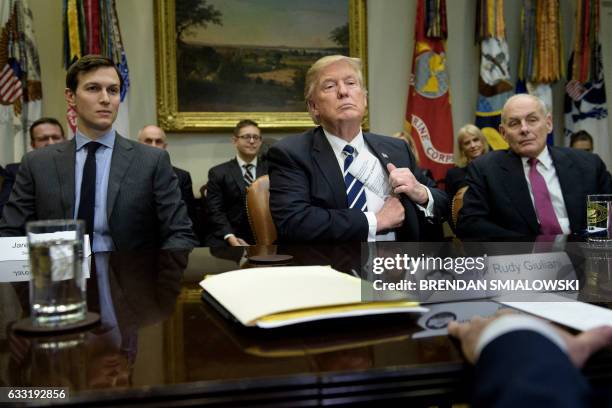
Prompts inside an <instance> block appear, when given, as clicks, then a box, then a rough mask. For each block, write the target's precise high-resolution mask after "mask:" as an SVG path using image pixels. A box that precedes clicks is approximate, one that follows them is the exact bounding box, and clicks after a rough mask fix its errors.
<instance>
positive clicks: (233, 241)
mask: <svg viewBox="0 0 612 408" xmlns="http://www.w3.org/2000/svg"><path fill="white" fill-rule="evenodd" d="M227 243H228V244H230V245H231V246H249V244H248V243H247V242H246V241H245V240H244V239H242V238H238V237H236V236H233V235H232V236H231V237H227Z"/></svg>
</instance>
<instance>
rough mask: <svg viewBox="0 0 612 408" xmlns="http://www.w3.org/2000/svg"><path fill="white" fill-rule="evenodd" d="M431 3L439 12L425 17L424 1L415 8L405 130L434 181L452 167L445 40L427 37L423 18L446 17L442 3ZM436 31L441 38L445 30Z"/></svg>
mask: <svg viewBox="0 0 612 408" xmlns="http://www.w3.org/2000/svg"><path fill="white" fill-rule="evenodd" d="M433 3H438V4H440V10H438V11H436V10H428V16H426V15H425V0H419V1H418V5H417V15H416V24H415V36H414V41H415V44H414V54H413V58H412V75H411V76H410V89H409V90H408V107H407V108H406V123H405V127H406V130H407V131H409V132H410V133H411V135H412V138H413V140H414V142H415V145H416V147H417V150H418V153H419V158H420V167H422V168H425V169H430V170H431V172H432V173H433V175H434V178H435V179H436V180H442V179H444V177H445V175H446V171H447V170H448V168H449V167H451V166H452V165H453V164H454V157H453V118H452V114H451V105H450V89H449V82H448V73H447V70H446V53H445V51H444V45H445V44H444V39H442V38H431V37H427V36H426V32H427V22H426V20H425V19H426V18H428V20H429V23H430V24H440V22H442V24H444V23H445V19H444V18H436V16H435V14H436V12H437V13H438V15H439V16H442V17H443V16H445V11H446V10H445V2H444V1H440V2H433ZM430 4H431V3H430ZM434 31H436V30H434ZM430 32H431V31H430ZM438 32H440V33H441V34H442V35H444V34H445V33H446V27H441V29H440V30H438Z"/></svg>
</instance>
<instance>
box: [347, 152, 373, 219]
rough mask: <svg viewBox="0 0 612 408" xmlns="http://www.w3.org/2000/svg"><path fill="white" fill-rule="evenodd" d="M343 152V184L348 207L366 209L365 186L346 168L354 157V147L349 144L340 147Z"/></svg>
mask: <svg viewBox="0 0 612 408" xmlns="http://www.w3.org/2000/svg"><path fill="white" fill-rule="evenodd" d="M342 153H343V154H344V156H345V158H344V172H343V174H344V184H345V185H346V201H347V205H348V208H357V209H359V210H361V211H368V207H367V203H366V193H365V186H364V185H363V183H362V182H361V181H359V180H357V179H356V178H355V177H353V175H352V174H351V173H349V171H348V169H349V167H350V166H351V163H352V162H353V159H354V158H355V156H354V153H355V148H354V147H353V146H351V145H348V144H347V145H346V146H344V149H342Z"/></svg>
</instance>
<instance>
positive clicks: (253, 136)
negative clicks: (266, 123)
mask: <svg viewBox="0 0 612 408" xmlns="http://www.w3.org/2000/svg"><path fill="white" fill-rule="evenodd" d="M236 137H237V138H238V139H242V140H247V141H251V139H252V140H254V141H256V142H259V141H260V140H261V136H260V135H240V136H236Z"/></svg>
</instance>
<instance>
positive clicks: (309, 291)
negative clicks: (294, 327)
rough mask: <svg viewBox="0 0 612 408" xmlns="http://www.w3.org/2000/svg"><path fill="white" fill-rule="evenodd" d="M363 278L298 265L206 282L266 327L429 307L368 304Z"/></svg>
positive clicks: (251, 322)
mask: <svg viewBox="0 0 612 408" xmlns="http://www.w3.org/2000/svg"><path fill="white" fill-rule="evenodd" d="M362 282H363V281H362V280H361V279H359V278H356V277H354V276H351V275H347V274H344V273H341V272H338V271H335V270H333V269H332V268H330V267H322V266H293V267H273V268H253V269H241V270H236V271H231V272H226V273H223V274H219V275H214V276H210V277H207V278H206V279H204V280H203V281H202V282H200V285H201V286H202V287H203V288H204V290H205V291H206V292H207V293H208V294H210V295H211V296H212V297H213V298H214V299H215V300H216V301H217V302H218V303H220V304H221V305H222V306H223V307H224V308H225V309H226V310H227V311H228V312H230V313H231V314H232V315H233V316H234V317H235V318H236V319H237V320H238V321H240V323H242V324H243V325H245V326H257V327H261V328H274V327H281V326H287V325H291V324H297V323H303V322H309V321H315V320H322V319H331V318H337V317H348V316H362V315H372V314H385V313H400V312H404V313H406V312H411V313H414V312H417V313H420V312H424V311H426V310H427V309H425V308H422V307H419V306H418V304H417V303H415V302H409V301H390V302H389V301H386V302H370V303H362V301H361V286H362Z"/></svg>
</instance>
